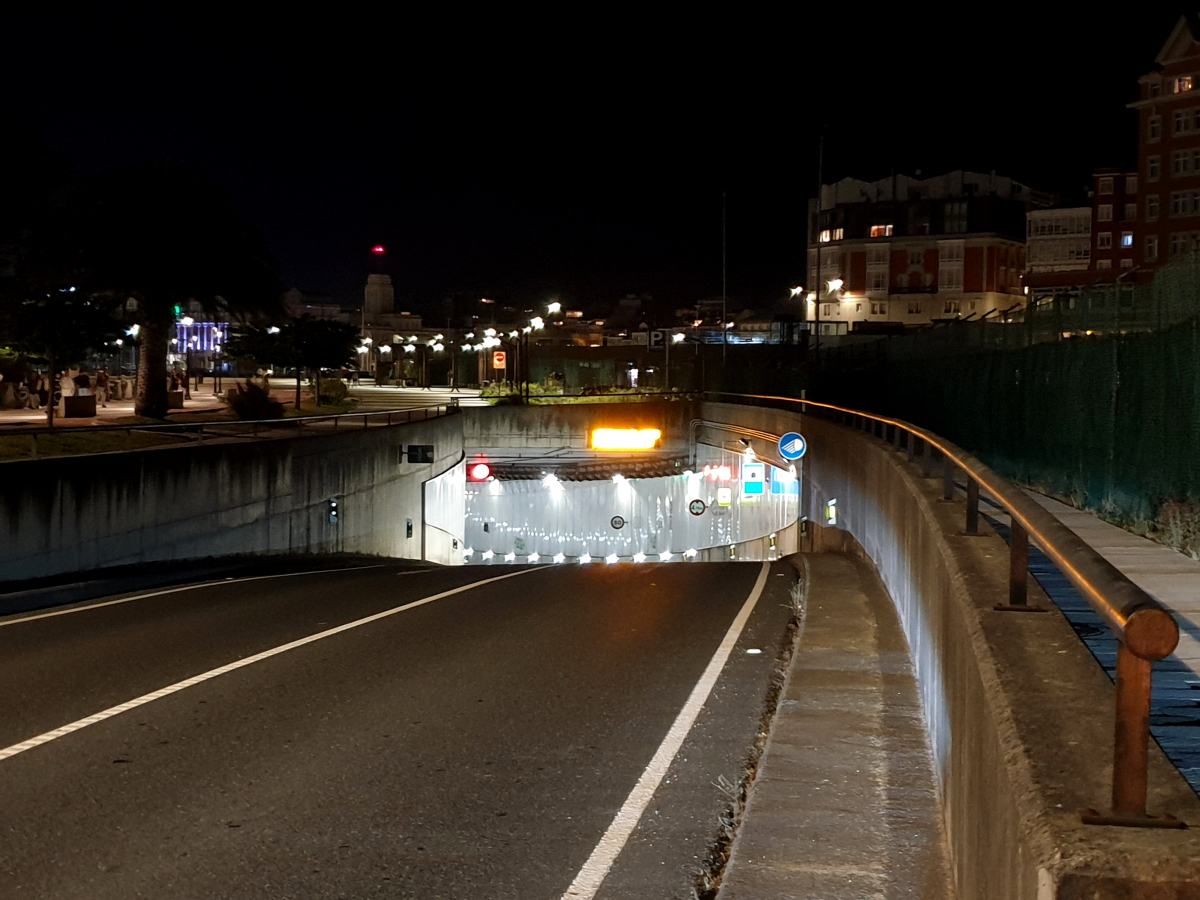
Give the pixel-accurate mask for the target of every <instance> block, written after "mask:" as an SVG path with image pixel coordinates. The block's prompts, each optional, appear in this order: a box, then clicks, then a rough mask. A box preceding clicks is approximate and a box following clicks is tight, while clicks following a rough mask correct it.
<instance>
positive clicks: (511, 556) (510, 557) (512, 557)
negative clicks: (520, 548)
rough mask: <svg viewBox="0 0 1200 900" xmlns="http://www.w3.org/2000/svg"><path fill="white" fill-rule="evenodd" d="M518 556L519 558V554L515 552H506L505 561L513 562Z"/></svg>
mask: <svg viewBox="0 0 1200 900" xmlns="http://www.w3.org/2000/svg"><path fill="white" fill-rule="evenodd" d="M516 558H517V554H515V553H505V554H504V561H505V562H513V561H514V560H515V559H516Z"/></svg>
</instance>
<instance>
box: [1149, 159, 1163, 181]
mask: <svg viewBox="0 0 1200 900" xmlns="http://www.w3.org/2000/svg"><path fill="white" fill-rule="evenodd" d="M1161 170H1162V157H1160V156H1148V157H1146V180H1147V181H1158V177H1159V173H1160V171H1161Z"/></svg>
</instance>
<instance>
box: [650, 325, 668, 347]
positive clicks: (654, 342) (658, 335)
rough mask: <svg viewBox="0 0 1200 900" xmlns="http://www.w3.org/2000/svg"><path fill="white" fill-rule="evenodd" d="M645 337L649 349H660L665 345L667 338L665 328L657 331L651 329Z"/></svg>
mask: <svg viewBox="0 0 1200 900" xmlns="http://www.w3.org/2000/svg"><path fill="white" fill-rule="evenodd" d="M647 337H648V343H649V345H650V349H651V350H661V349H663V348H664V347H666V346H667V340H668V338H667V332H666V330H665V329H662V328H660V329H658V330H657V331H651V332H650V334H649V335H648V336H647Z"/></svg>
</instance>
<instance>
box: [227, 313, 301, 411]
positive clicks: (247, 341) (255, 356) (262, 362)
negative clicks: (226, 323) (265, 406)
mask: <svg viewBox="0 0 1200 900" xmlns="http://www.w3.org/2000/svg"><path fill="white" fill-rule="evenodd" d="M224 350H225V354H226V355H227V356H231V357H233V358H234V359H241V360H248V361H252V362H253V363H254V364H255V365H258V366H293V367H295V369H296V409H299V408H300V365H301V363H300V354H299V352H298V351H297V349H296V343H295V341H294V340H293V335H292V334H291V333H290V331H289V330H288V329H281V328H275V327H270V326H266V325H259V326H251V327H249V328H244V329H243V330H242V331H241V332H239V333H238V334H233V335H230V337H229V340H228V341H227V342H226V344H225V347H224Z"/></svg>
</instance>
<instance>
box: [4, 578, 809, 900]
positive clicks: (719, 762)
mask: <svg viewBox="0 0 1200 900" xmlns="http://www.w3.org/2000/svg"><path fill="white" fill-rule="evenodd" d="M761 571H762V569H761V566H760V565H759V564H757V563H721V564H716V563H712V564H674V565H650V564H645V565H641V566H633V565H620V566H591V567H587V568H581V567H578V566H575V567H569V568H568V567H540V568H534V569H525V568H521V567H500V566H497V567H495V568H491V569H480V568H470V569H465V568H456V569H433V570H413V569H401V568H397V567H392V566H379V567H374V568H363V569H357V570H349V571H346V570H342V571H331V572H315V573H314V572H308V573H301V574H295V575H291V576H271V577H264V578H255V579H247V580H231V581H222V582H218V583H215V584H210V585H206V586H198V587H194V588H189V589H183V590H179V589H170V590H169V591H168V592H166V593H159V594H154V595H150V596H145V597H142V598H139V599H133V600H130V601H128V602H119V603H112V604H110V605H105V606H94V605H88V606H84V607H82V608H75V609H73V610H71V611H65V610H63V611H60V610H55V611H53V614H50V615H47V614H46V612H45V611H43V612H42V613H40V614H39V615H40V616H41V617H40V618H24V619H17V618H12V617H10V618H8V619H0V684H3V685H4V690H3V691H0V897H5V898H24V897H30V898H32V897H36V898H88V900H104V898H121V900H127V898H137V897H153V898H251V897H254V898H261V897H270V898H275V897H295V898H325V897H330V898H333V897H338V898H342V897H345V898H373V897H404V898H418V897H420V898H426V900H431V898H522V900H531V898H548V900H555V898H560V897H562V896H563V894H564V892H565V891H566V890H567V888H568V886H569V885H571V884H572V881H573V880H574V879H576V876H577V875H578V873H579V872H580V870H581V868H582V867H584V865H585V861H587V860H588V859H589V856H590V855H592V854H593V851H594V850H595V848H596V847H597V844H598V843H600V842H601V838H602V837H603V836H604V835H605V833H606V830H608V829H609V827H610V824H611V823H612V822H613V819H614V816H615V815H616V814H617V812H618V810H620V809H621V808H622V806H623V804H625V803H626V799H627V797H628V796H629V794H630V792H631V790H632V789H633V788H634V786H635V784H637V783H638V781H639V777H641V776H642V775H643V772H644V771H645V770H646V769H647V766H648V764H649V763H650V762H651V760H652V758H654V757H655V755H656V751H658V750H659V749H660V746H661V744H662V743H663V741H664V738H666V737H667V736H668V732H669V731H670V730H671V728H672V723H673V722H675V720H676V718H677V716H679V715H680V711H681V709H683V708H684V707H685V705H686V704H687V703H688V701H689V697H690V696H691V695H692V693H693V689H694V688H695V686H696V684H697V681H698V680H700V679H701V677H702V673H704V671H705V670H706V667H708V668H711V662H712V660H713V657H714V653H715V652H716V651H717V650H718V647H719V645H721V643H722V640H723V639H724V638H725V637H726V634H727V632H728V631H729V629H730V626H731V623H732V622H734V620H735V617H737V615H738V613H739V610H741V609H742V608H743V606H744V604H746V601H747V598H748V596H749V595H750V594H751V591H752V587H753V586H754V584H755V582H756V580H757V579H758V578H759V575H760V572H761ZM788 573H789V570H788V568H787V567H786V566H784V565H782V564H775V566H774V567H773V568H772V569H771V571H770V574H769V576H768V577H767V578H766V582H765V583H766V588H765V590H763V592H762V594H761V597H760V599H759V600H758V602H757V604H756V605H755V606H754V607H753V611H752V612H751V613H750V616H749V619H748V620H747V621H746V624H745V628H744V630H743V631H742V632H741V634H740V637H739V638H738V640H737V644H736V646H734V648H733V650H732V653H731V654H730V655H729V657H728V661H727V663H726V664H725V665H724V666H723V667H722V668H721V669H720V674H719V677H718V678H717V680H716V684H715V687H714V688H713V690H712V693H711V694H710V695H709V696H708V699H707V701H706V703H705V705H704V707H703V709H702V710H701V712H700V714H699V717H698V718H697V719H696V721H695V724H694V726H692V727H691V728H690V730H688V731H687V732H686V737H685V738H684V739H683V743H682V746H681V747H680V749H679V751H678V754H677V755H676V756H675V757H674V758H673V761H672V762H671V763H670V766H669V768H668V769H667V770H666V773H665V777H664V778H663V780H662V782H661V784H660V785H659V786H658V788H657V790H656V791H655V792H654V793H653V795H652V796H651V797H650V800H649V804H648V806H647V808H646V809H645V812H644V814H643V815H642V817H641V819H640V821H639V824H638V825H637V827H636V828H635V829H634V831H633V833H632V835H631V836H630V837H629V840H628V842H627V843H626V844H625V845H624V849H623V850H621V851H620V853H619V855H617V856H616V859H615V863H614V864H613V865H612V867H611V869H610V870H609V871H608V873H607V875H606V877H605V878H604V880H603V882H602V884H601V886H600V888H599V891H598V893H596V894H595V896H596V897H598V898H602V900H610V898H617V897H630V898H635V897H636V898H639V900H652V898H659V897H662V898H668V897H669V898H681V900H682V898H691V897H692V896H693V895H692V884H693V882H694V878H695V875H696V872H697V870H698V867H699V864H700V860H701V859H702V858H703V856H704V853H705V849H706V845H707V844H708V842H709V841H710V840H711V839H712V837H713V836H714V835H715V833H716V830H717V815H718V814H719V813H720V812H721V811H722V809H723V805H724V799H725V798H724V795H723V794H722V792H721V790H720V788H719V787H717V785H716V783H717V782H719V781H720V780H721V779H722V778H723V779H726V780H728V781H729V782H736V781H737V779H738V777H739V776H740V773H741V769H742V766H743V763H744V760H745V758H746V753H747V750H748V747H749V745H750V742H751V740H752V739H753V736H754V734H755V730H756V727H757V724H758V720H759V716H760V713H761V707H762V703H763V698H764V696H765V694H766V691H767V685H768V681H769V678H770V670H771V668H772V665H773V662H774V659H775V657H776V655H777V653H778V651H779V649H780V645H781V642H782V641H783V639H784V633H785V626H786V622H787V619H788V615H789V612H788V609H787V608H786V602H787V588H788V587H789V586H790V583H791V577H790V574H788ZM501 575H511V576H512V577H508V578H504V579H502V580H497V581H491V582H490V583H487V584H480V585H478V586H476V587H470V588H468V589H467V590H463V591H461V592H457V593H453V594H451V595H449V596H443V597H440V598H437V599H433V600H431V601H430V602H427V603H424V604H421V605H418V606H415V607H412V608H408V609H405V610H403V611H399V612H396V613H394V614H390V615H384V616H381V617H378V618H375V619H373V620H372V621H369V622H366V623H364V624H360V625H357V626H355V627H352V628H349V629H346V630H341V631H337V632H336V633H333V634H329V635H326V636H323V637H316V638H313V639H310V640H304V639H306V638H311V637H312V636H314V635H321V634H323V633H325V632H326V631H328V630H330V629H336V628H337V627H338V626H341V625H344V624H347V623H351V622H355V621H356V620H359V619H361V618H363V617H368V616H373V615H376V614H379V613H384V612H387V611H389V610H394V609H396V608H397V607H400V606H403V605H405V604H409V603H412V602H414V601H419V600H422V599H424V598H430V597H436V596H437V595H438V594H441V593H444V592H447V591H452V590H454V589H456V588H460V587H463V586H467V585H471V584H472V583H476V582H480V581H482V580H484V579H493V578H496V577H497V576H501ZM60 612H61V613H62V614H58V613H60ZM293 641H300V642H301V643H299V644H298V645H297V646H293V647H291V648H286V649H282V650H279V649H278V648H280V647H281V646H283V645H286V644H288V643H289V642H293ZM751 649H761V651H762V652H761V653H758V654H751V653H747V650H751ZM272 650H278V652H274V653H269V652H268V651H272ZM257 654H264V655H263V658H260V659H252V660H250V661H248V662H246V663H245V664H243V665H240V666H239V667H236V668H233V669H232V670H229V671H224V672H221V673H217V674H212V673H211V670H213V669H214V668H217V667H224V666H227V665H228V664H230V663H234V662H236V661H239V660H247V659H248V658H252V657H255V655H257ZM202 673H209V674H210V677H207V678H204V679H195V678H194V676H198V675H201V674H202ZM184 679H192V681H193V682H194V683H186V684H185V685H184V686H182V687H178V688H177V689H175V690H173V691H172V692H162V689H163V688H166V687H168V686H170V685H176V684H177V683H178V682H180V681H181V680H184ZM152 692H160V694H154V695H153V696H152V697H150V698H146V697H145V695H147V694H151V693H152ZM135 698H143V700H142V702H141V703H140V705H136V706H134V707H132V708H128V709H125V710H124V711H119V712H116V713H113V712H112V709H111V708H112V707H114V706H117V705H119V704H126V703H128V701H131V700H134V699H135ZM105 710H109V713H108V714H106V716H104V717H97V720H96V721H92V722H88V721H87V717H95V715H96V714H97V713H101V712H102V711H105ZM80 720H85V721H84V722H83V723H81V722H80ZM71 723H74V725H73V726H72V728H64V727H63V726H68V725H71ZM56 729H57V730H58V731H56ZM38 736H41V737H38ZM32 738H37V740H36V741H32V742H31V741H30V739H32ZM26 742H28V743H26ZM5 748H6V749H5Z"/></svg>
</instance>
